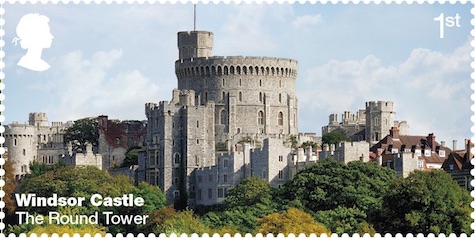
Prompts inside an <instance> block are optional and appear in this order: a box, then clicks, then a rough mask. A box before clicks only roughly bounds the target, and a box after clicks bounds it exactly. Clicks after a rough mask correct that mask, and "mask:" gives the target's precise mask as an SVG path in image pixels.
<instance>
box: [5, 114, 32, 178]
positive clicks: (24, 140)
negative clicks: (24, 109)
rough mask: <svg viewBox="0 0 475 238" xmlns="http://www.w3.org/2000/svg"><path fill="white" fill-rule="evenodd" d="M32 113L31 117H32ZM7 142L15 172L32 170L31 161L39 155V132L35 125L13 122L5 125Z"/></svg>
mask: <svg viewBox="0 0 475 238" xmlns="http://www.w3.org/2000/svg"><path fill="white" fill-rule="evenodd" d="M31 115H32V114H30V118H31ZM4 136H5V144H4V146H5V147H6V148H8V157H9V160H10V161H11V162H12V166H13V167H12V168H13V174H15V176H17V179H18V178H19V177H18V176H22V175H25V174H27V173H29V172H30V163H31V162H33V161H35V160H36V156H37V154H38V153H37V148H36V145H37V142H36V139H37V133H36V129H35V126H33V125H26V124H18V123H12V124H10V125H7V126H6V127H5V133H4Z"/></svg>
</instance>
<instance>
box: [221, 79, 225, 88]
mask: <svg viewBox="0 0 475 238" xmlns="http://www.w3.org/2000/svg"><path fill="white" fill-rule="evenodd" d="M224 83H225V81H224V78H223V79H222V80H221V84H222V86H223V87H224Z"/></svg>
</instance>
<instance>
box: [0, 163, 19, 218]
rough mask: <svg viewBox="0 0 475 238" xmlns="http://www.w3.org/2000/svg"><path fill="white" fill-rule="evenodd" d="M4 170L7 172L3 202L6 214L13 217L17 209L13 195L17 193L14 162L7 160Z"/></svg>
mask: <svg viewBox="0 0 475 238" xmlns="http://www.w3.org/2000/svg"><path fill="white" fill-rule="evenodd" d="M3 169H4V170H5V175H4V176H5V177H4V178H3V179H4V180H5V186H3V188H2V189H3V191H4V192H5V197H4V198H3V200H4V201H5V210H6V214H8V215H11V214H13V212H14V211H15V209H16V206H15V201H13V199H12V197H11V195H13V192H14V191H15V187H16V180H15V175H14V174H13V167H12V162H10V161H9V160H5V164H3Z"/></svg>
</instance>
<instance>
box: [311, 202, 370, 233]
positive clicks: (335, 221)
mask: <svg viewBox="0 0 475 238" xmlns="http://www.w3.org/2000/svg"><path fill="white" fill-rule="evenodd" d="M315 217H316V220H318V221H321V222H322V223H323V224H325V226H326V227H328V228H329V229H330V230H332V231H333V232H335V233H337V234H339V235H341V234H343V233H348V234H354V233H359V234H360V235H363V234H364V233H373V234H374V233H376V232H375V230H374V228H373V227H372V226H371V225H370V224H368V223H367V222H366V219H367V216H366V213H365V212H363V211H361V210H360V209H358V208H347V207H343V206H339V207H337V208H335V209H332V210H326V211H318V212H317V213H316V215H315Z"/></svg>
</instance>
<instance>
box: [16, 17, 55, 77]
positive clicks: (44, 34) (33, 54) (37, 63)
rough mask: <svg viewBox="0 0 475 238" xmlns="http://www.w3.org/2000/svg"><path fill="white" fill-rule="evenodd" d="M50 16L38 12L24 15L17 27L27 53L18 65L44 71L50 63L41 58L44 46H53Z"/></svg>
mask: <svg viewBox="0 0 475 238" xmlns="http://www.w3.org/2000/svg"><path fill="white" fill-rule="evenodd" d="M48 22H49V18H48V17H46V16H43V15H39V14H38V13H29V14H26V15H24V16H23V17H22V18H21V19H20V22H18V25H17V27H16V33H17V37H16V38H15V39H14V42H16V41H18V40H19V41H20V45H21V48H23V49H27V52H26V54H25V55H24V56H23V57H22V58H21V59H20V61H18V65H19V66H22V67H24V68H27V69H30V70H34V71H44V70H47V69H49V68H50V66H49V64H48V63H46V62H45V61H44V60H43V59H41V54H42V52H43V49H44V48H49V47H51V43H52V40H53V38H54V37H53V35H51V32H50V28H49V25H48Z"/></svg>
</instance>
